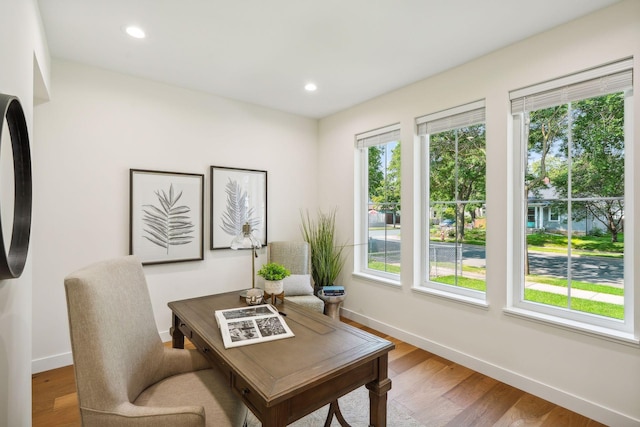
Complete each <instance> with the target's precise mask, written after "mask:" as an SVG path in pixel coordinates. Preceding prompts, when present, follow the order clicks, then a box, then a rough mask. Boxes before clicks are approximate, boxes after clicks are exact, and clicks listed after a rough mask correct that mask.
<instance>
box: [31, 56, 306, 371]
mask: <svg viewBox="0 0 640 427" xmlns="http://www.w3.org/2000/svg"><path fill="white" fill-rule="evenodd" d="M51 88H52V91H51V92H52V93H51V101H50V102H48V103H45V104H42V105H40V106H38V107H37V108H36V120H35V133H36V137H37V138H38V141H39V145H40V146H39V150H38V152H37V153H36V155H35V168H34V186H35V194H36V197H35V206H34V210H35V212H36V213H37V221H36V222H35V224H34V239H33V252H34V258H35V259H37V262H34V267H33V276H34V277H33V282H34V284H33V292H34V296H33V330H34V331H33V370H34V372H39V371H43V370H48V369H52V368H55V367H59V366H64V365H68V364H71V363H72V359H71V353H70V344H69V332H68V326H67V314H66V302H65V295H64V288H63V279H64V277H65V276H66V275H67V274H69V273H71V272H72V271H74V270H76V269H78V268H81V267H83V266H85V265H87V264H89V263H92V262H95V261H98V260H102V259H105V258H111V257H117V256H121V255H126V254H127V253H128V250H129V169H130V168H139V169H152V170H161V171H174V172H188V173H203V174H205V259H204V261H194V262H184V263H173V264H163V265H156V266H146V267H145V273H146V275H147V280H148V284H149V290H150V293H151V298H152V301H153V305H154V312H155V314H156V321H157V325H158V329H159V330H160V331H161V332H162V333H163V337H164V338H165V339H169V337H168V335H167V331H168V329H169V327H170V325H171V318H170V314H171V313H170V311H169V309H168V308H167V302H169V301H172V300H177V299H182V298H187V297H192V296H199V295H205V294H211V293H219V292H225V291H232V290H235V289H243V288H246V287H247V286H250V283H251V278H250V277H251V258H250V254H249V253H248V252H247V251H231V250H216V251H210V250H209V249H208V247H209V202H210V197H209V179H210V177H209V169H208V168H209V166H211V165H215V166H228V167H238V168H246V169H259V170H266V171H267V179H268V196H267V197H268V212H267V222H268V239H269V240H270V241H273V240H288V239H301V235H300V231H299V224H300V209H307V208H309V209H314V210H315V207H316V204H315V203H316V200H315V194H316V180H315V177H316V170H317V167H316V163H317V162H316V152H317V145H316V142H317V121H316V120H311V119H306V118H302V117H298V116H295V115H291V114H285V113H280V112H276V111H274V110H270V109H266V108H261V107H256V106H253V105H249V104H245V103H241V102H236V101H232V100H228V99H223V98H220V97H216V96H211V95H206V94H204V93H199V92H194V91H189V90H184V89H180V88H176V87H172V86H168V85H164V84H159V83H154V82H151V81H148V80H142V79H137V78H133V77H129V76H124V75H121V74H117V73H113V72H108V71H104V70H100V69H96V68H91V67H88V66H84V65H78V64H74V63H69V62H62V61H54V62H53V66H52V72H51ZM264 255H265V253H264V249H263V250H261V259H260V260H259V261H257V263H258V264H257V266H258V265H259V263H260V262H263V260H264ZM114 315H118V316H123V321H125V322H126V313H114Z"/></svg>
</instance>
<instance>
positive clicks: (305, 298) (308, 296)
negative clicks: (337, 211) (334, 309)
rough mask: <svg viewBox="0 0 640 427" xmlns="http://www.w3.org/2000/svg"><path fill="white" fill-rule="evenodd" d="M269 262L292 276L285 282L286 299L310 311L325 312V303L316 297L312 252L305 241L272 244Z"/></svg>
mask: <svg viewBox="0 0 640 427" xmlns="http://www.w3.org/2000/svg"><path fill="white" fill-rule="evenodd" d="M268 258H269V262H277V263H278V264H282V265H284V266H285V267H286V268H287V269H288V270H289V271H290V272H291V276H289V277H287V278H286V279H285V282H284V299H285V301H291V302H294V303H296V304H300V305H302V306H304V307H306V308H308V309H310V310H314V311H318V312H320V313H323V312H324V301H322V300H321V299H320V298H318V297H317V296H315V295H314V288H313V280H312V279H311V259H310V258H311V250H310V248H309V244H308V243H307V242H305V241H302V240H301V241H288V242H271V243H269V248H268Z"/></svg>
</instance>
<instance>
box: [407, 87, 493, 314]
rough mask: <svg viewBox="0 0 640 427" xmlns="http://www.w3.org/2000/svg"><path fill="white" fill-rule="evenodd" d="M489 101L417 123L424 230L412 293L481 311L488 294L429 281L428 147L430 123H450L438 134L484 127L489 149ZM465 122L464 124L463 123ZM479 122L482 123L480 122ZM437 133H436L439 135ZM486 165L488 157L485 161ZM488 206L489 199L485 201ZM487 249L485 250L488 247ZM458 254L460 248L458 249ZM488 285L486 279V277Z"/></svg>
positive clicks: (451, 110) (468, 105) (427, 117)
mask: <svg viewBox="0 0 640 427" xmlns="http://www.w3.org/2000/svg"><path fill="white" fill-rule="evenodd" d="M485 110H486V101H485V100H484V99H481V100H478V101H474V102H470V103H467V104H463V105H459V106H456V107H452V108H449V109H446V110H442V111H439V112H436V113H432V114H428V115H425V116H421V117H418V118H417V119H416V126H417V136H418V143H419V144H420V148H419V150H418V152H420V158H421V160H420V171H419V173H418V176H419V177H420V186H421V192H420V194H421V199H420V201H419V202H420V206H421V209H420V211H421V215H420V224H421V225H420V226H419V227H418V229H419V230H422V232H421V233H420V234H421V237H420V257H419V260H418V262H417V265H418V268H419V271H420V276H419V280H416V281H415V282H414V286H413V289H414V290H417V291H422V292H427V293H431V294H435V295H437V296H441V297H444V298H449V299H453V300H457V301H460V302H465V303H468V304H471V305H474V306H480V307H484V308H486V307H488V304H487V293H486V292H482V291H477V290H474V289H468V288H464V287H460V286H452V285H446V284H443V283H439V282H434V281H431V280H429V269H430V260H429V251H430V246H429V241H430V239H429V232H430V222H431V221H430V218H431V208H430V205H431V203H430V200H431V194H430V182H429V179H430V178H429V177H430V174H431V171H430V162H429V148H430V147H429V144H430V138H429V137H430V135H429V133H428V130H427V128H428V127H429V126H428V124H429V123H430V122H435V121H441V120H446V121H449V123H451V128H450V129H448V126H446V125H445V127H446V128H445V129H443V130H439V132H444V131H446V130H453V129H458V128H461V127H465V126H470V125H474V124H480V123H482V124H484V125H485V147H486V117H485ZM464 116H467V117H468V118H469V121H468V122H466V123H462V122H464ZM461 120H462V122H461ZM479 120H480V121H479ZM439 132H436V133H439ZM485 162H486V157H485ZM485 204H486V199H485ZM485 247H486V246H485ZM456 251H457V248H456ZM485 282H486V275H485Z"/></svg>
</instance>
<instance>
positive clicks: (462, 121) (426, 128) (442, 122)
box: [416, 100, 485, 136]
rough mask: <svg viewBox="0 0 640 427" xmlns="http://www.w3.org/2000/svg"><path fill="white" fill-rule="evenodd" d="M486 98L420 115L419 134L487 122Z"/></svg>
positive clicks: (418, 120) (417, 123) (418, 122)
mask: <svg viewBox="0 0 640 427" xmlns="http://www.w3.org/2000/svg"><path fill="white" fill-rule="evenodd" d="M484 111H485V109H484V100H482V101H476V102H472V103H470V104H465V105H461V106H459V107H454V108H450V109H448V110H443V111H439V112H437V113H433V114H428V115H426V116H422V117H418V118H417V119H416V125H417V126H418V135H420V136H423V135H427V134H434V133H439V132H444V131H447V130H452V129H457V128H461V127H466V126H472V125H477V124H480V123H484V122H485V112H484Z"/></svg>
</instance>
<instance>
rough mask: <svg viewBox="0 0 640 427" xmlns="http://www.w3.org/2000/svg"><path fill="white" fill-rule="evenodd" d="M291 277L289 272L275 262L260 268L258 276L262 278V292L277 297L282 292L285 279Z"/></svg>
mask: <svg viewBox="0 0 640 427" xmlns="http://www.w3.org/2000/svg"><path fill="white" fill-rule="evenodd" d="M289 275H291V272H290V271H289V270H287V269H286V268H285V266H283V265H281V264H278V263H276V262H268V263H266V264H264V265H263V266H262V267H260V270H258V276H261V277H263V278H264V281H265V282H264V291H265V292H266V293H268V294H272V295H279V294H281V293H282V291H284V283H283V282H282V281H283V280H284V278H285V277H288V276H289Z"/></svg>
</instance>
